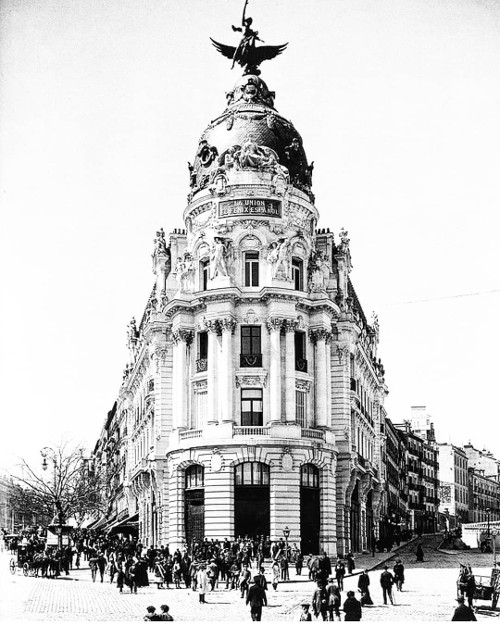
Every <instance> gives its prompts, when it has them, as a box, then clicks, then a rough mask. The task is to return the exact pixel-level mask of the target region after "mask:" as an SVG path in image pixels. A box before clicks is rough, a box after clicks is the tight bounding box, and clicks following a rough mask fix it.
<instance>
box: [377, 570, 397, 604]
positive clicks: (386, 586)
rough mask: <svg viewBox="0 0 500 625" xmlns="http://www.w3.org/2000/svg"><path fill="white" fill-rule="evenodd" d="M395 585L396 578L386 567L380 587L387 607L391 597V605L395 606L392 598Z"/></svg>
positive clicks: (381, 577)
mask: <svg viewBox="0 0 500 625" xmlns="http://www.w3.org/2000/svg"><path fill="white" fill-rule="evenodd" d="M393 584H394V577H393V575H392V573H391V572H390V571H389V570H388V567H387V565H385V566H384V571H383V573H382V575H381V576H380V585H381V586H382V593H383V596H384V605H387V597H389V599H390V601H391V604H392V605H394V600H393V598H392V585H393Z"/></svg>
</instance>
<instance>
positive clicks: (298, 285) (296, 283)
mask: <svg viewBox="0 0 500 625" xmlns="http://www.w3.org/2000/svg"><path fill="white" fill-rule="evenodd" d="M292 280H293V288H294V289H295V290H296V291H303V290H304V263H303V262H302V261H301V260H299V259H298V258H292Z"/></svg>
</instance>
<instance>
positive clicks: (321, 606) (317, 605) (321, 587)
mask: <svg viewBox="0 0 500 625" xmlns="http://www.w3.org/2000/svg"><path fill="white" fill-rule="evenodd" d="M311 604H312V608H313V612H314V616H315V617H316V618H319V615H320V614H321V618H322V619H323V620H324V621H327V620H328V594H327V592H326V588H325V584H324V582H323V581H322V580H318V587H317V588H316V590H315V591H314V594H313V596H312V601H311Z"/></svg>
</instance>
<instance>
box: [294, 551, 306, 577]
mask: <svg viewBox="0 0 500 625" xmlns="http://www.w3.org/2000/svg"><path fill="white" fill-rule="evenodd" d="M303 566H304V556H303V555H302V554H301V553H300V552H299V553H298V554H297V559H296V560H295V572H296V573H297V575H302V567H303Z"/></svg>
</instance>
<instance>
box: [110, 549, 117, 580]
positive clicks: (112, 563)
mask: <svg viewBox="0 0 500 625" xmlns="http://www.w3.org/2000/svg"><path fill="white" fill-rule="evenodd" d="M116 571H117V569H116V562H115V559H114V557H113V555H111V557H110V559H109V564H108V573H109V583H110V584H112V583H113V581H114V579H115V575H116Z"/></svg>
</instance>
